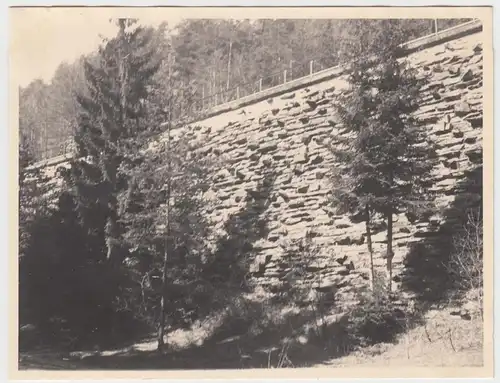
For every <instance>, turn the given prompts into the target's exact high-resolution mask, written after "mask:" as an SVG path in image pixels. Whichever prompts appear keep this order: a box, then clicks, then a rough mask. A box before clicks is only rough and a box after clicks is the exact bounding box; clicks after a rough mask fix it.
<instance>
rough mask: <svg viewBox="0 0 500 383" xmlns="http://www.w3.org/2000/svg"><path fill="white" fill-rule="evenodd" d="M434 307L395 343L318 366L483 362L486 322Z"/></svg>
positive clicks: (377, 346)
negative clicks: (423, 320)
mask: <svg viewBox="0 0 500 383" xmlns="http://www.w3.org/2000/svg"><path fill="white" fill-rule="evenodd" d="M451 311H452V310H451V309H446V310H441V311H437V310H432V311H429V312H428V313H427V315H426V323H425V324H424V325H420V326H418V327H415V328H413V329H410V330H409V331H408V332H406V333H404V334H401V335H400V336H399V337H398V339H397V341H396V342H395V344H388V343H380V344H376V345H374V346H370V347H366V348H363V349H360V350H358V351H356V352H354V353H352V354H350V355H347V356H345V357H341V358H338V359H334V360H331V361H329V362H326V363H322V364H318V365H317V366H318V367H319V366H325V365H328V366H331V367H347V366H353V365H371V366H374V365H376V366H387V365H394V366H398V367H401V366H412V367H466V366H467V367H472V366H474V367H477V366H482V365H483V322H482V319H481V316H480V315H476V316H473V317H472V319H471V320H464V319H462V318H460V316H452V315H450V312H451Z"/></svg>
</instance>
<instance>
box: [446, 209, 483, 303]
mask: <svg viewBox="0 0 500 383" xmlns="http://www.w3.org/2000/svg"><path fill="white" fill-rule="evenodd" d="M453 245H454V246H453V250H454V251H453V253H452V254H451V257H450V261H449V263H448V265H447V268H448V271H449V273H450V274H451V277H452V280H453V282H454V284H455V286H456V288H457V290H458V292H459V293H461V292H469V293H474V295H475V297H474V298H473V299H475V300H476V301H477V304H478V306H479V308H482V303H483V219H482V215H481V211H480V210H470V211H469V212H468V213H467V221H466V223H465V225H464V227H463V229H462V230H461V231H460V232H459V233H457V234H456V235H455V236H454V237H453ZM469 295H470V294H469Z"/></svg>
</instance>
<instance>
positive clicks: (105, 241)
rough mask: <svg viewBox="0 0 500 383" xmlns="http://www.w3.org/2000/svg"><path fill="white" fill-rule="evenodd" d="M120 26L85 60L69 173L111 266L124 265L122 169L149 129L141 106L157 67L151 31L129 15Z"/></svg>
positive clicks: (84, 219)
mask: <svg viewBox="0 0 500 383" xmlns="http://www.w3.org/2000/svg"><path fill="white" fill-rule="evenodd" d="M117 25H118V28H119V30H118V34H117V36H116V37H114V38H112V39H110V40H109V41H104V44H103V45H102V46H101V47H100V48H99V51H98V56H97V60H96V61H97V63H96V64H90V63H89V62H85V64H84V69H85V78H86V81H87V85H88V94H87V95H78V102H79V104H80V106H81V109H82V113H81V114H80V116H79V124H78V129H77V131H76V134H75V143H76V149H77V152H76V155H75V156H74V158H75V159H74V160H73V161H72V164H71V170H70V171H69V173H68V174H67V175H66V177H65V178H66V181H67V182H68V185H69V186H70V188H71V191H72V194H73V196H74V199H75V202H76V210H77V213H78V215H79V218H80V220H81V223H82V225H83V226H84V227H87V228H88V232H89V235H91V236H94V237H96V238H97V239H98V240H99V241H101V243H102V252H103V253H105V258H106V259H107V261H108V262H109V263H110V264H113V265H119V264H121V262H122V260H123V257H124V254H125V253H124V251H123V250H124V249H123V246H122V240H121V235H122V232H123V227H122V225H121V223H120V219H119V218H120V213H121V212H120V209H119V204H118V195H119V194H120V192H121V191H122V190H124V189H125V188H126V185H127V175H126V173H127V172H126V171H123V169H125V168H127V166H131V165H130V164H131V163H133V161H134V155H133V154H134V153H136V152H137V146H138V145H140V143H141V142H142V137H143V136H144V135H147V132H148V130H149V124H148V117H147V113H146V110H145V108H144V107H143V105H144V101H145V99H146V98H147V96H148V90H149V87H150V85H151V82H152V77H153V75H154V74H155V72H156V70H157V68H158V62H157V60H156V58H155V51H154V50H153V49H152V48H151V47H150V42H151V39H152V35H153V30H152V29H151V28H143V27H141V26H137V25H136V21H135V20H131V19H119V20H118V21H117ZM94 250H96V249H94Z"/></svg>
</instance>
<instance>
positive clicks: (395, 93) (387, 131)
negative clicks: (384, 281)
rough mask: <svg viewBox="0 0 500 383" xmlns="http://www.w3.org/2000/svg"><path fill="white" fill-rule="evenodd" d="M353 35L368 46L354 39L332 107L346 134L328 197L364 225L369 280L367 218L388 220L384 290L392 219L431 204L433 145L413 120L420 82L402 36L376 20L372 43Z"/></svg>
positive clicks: (398, 27) (394, 25)
mask: <svg viewBox="0 0 500 383" xmlns="http://www.w3.org/2000/svg"><path fill="white" fill-rule="evenodd" d="M365 33H366V31H365ZM359 37H360V39H359V41H361V42H363V41H366V43H365V44H361V43H359V41H358V42H357V43H359V45H357V47H355V46H353V50H352V53H354V55H353V56H352V60H353V61H352V62H351V65H350V67H349V80H348V81H349V85H350V89H349V90H348V91H347V92H344V93H342V94H341V95H340V96H339V100H338V103H337V105H338V113H339V117H340V121H341V123H342V126H343V133H345V134H343V135H342V136H340V135H339V137H337V138H338V140H337V145H336V147H334V148H332V149H333V152H334V154H335V155H336V156H337V158H338V159H339V160H340V161H341V163H342V164H343V165H342V166H341V167H340V169H336V171H335V177H334V178H335V182H334V184H335V187H334V193H333V194H334V196H335V197H336V198H335V200H336V203H337V205H338V206H339V207H342V208H343V209H344V210H345V211H347V212H350V213H352V214H354V215H357V216H358V217H361V218H362V219H363V220H365V222H366V230H367V237H368V241H367V242H368V248H369V252H370V255H371V268H372V280H373V273H374V272H373V250H372V246H371V238H370V237H371V236H370V221H371V219H372V218H373V215H375V214H378V215H380V216H381V217H382V218H383V219H384V220H385V222H386V223H387V252H386V255H385V258H386V262H387V272H388V285H387V286H388V290H389V291H390V290H391V285H392V283H391V280H392V259H393V257H394V252H393V248H392V242H393V217H394V215H395V214H399V213H402V212H407V213H408V212H412V213H418V212H419V211H420V212H421V211H422V210H426V209H428V208H429V207H430V206H431V205H432V198H431V196H430V195H429V193H428V192H427V191H426V188H425V185H426V181H428V179H429V176H430V172H431V170H432V168H433V166H434V164H435V158H436V157H435V151H434V145H433V144H432V142H430V141H429V140H428V139H427V136H426V133H425V130H424V127H423V126H422V125H421V124H419V121H418V120H417V119H416V118H415V116H414V113H415V112H416V111H417V109H418V108H419V102H420V100H421V87H422V86H423V84H424V81H425V78H423V77H422V76H419V75H418V74H417V73H416V71H415V70H414V69H412V68H411V67H410V66H409V64H408V62H407V61H406V60H405V59H404V58H403V56H404V52H403V49H404V48H403V46H402V45H401V43H402V42H403V41H405V37H406V36H405V33H404V28H402V24H401V23H400V22H399V21H398V20H380V21H377V22H376V23H375V25H374V28H373V29H372V30H371V35H370V39H364V38H363V36H359ZM356 48H357V49H356ZM339 144H340V145H339Z"/></svg>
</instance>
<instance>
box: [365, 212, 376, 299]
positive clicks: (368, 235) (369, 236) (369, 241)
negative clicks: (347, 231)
mask: <svg viewBox="0 0 500 383" xmlns="http://www.w3.org/2000/svg"><path fill="white" fill-rule="evenodd" d="M365 212H366V242H367V244H368V251H369V253H370V272H371V288H372V291H373V290H374V287H375V269H374V267H373V246H372V233H371V230H370V208H369V206H368V205H366V206H365Z"/></svg>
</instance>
